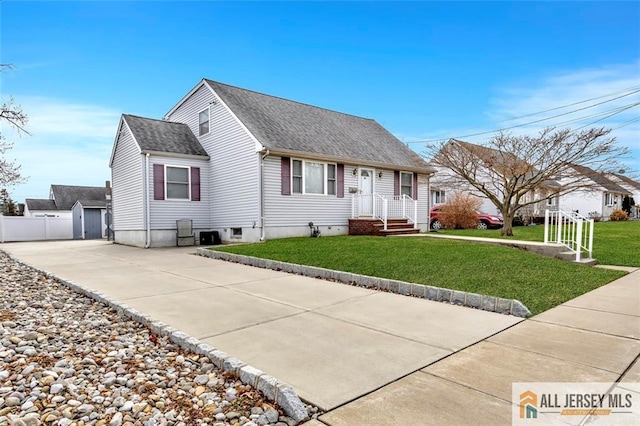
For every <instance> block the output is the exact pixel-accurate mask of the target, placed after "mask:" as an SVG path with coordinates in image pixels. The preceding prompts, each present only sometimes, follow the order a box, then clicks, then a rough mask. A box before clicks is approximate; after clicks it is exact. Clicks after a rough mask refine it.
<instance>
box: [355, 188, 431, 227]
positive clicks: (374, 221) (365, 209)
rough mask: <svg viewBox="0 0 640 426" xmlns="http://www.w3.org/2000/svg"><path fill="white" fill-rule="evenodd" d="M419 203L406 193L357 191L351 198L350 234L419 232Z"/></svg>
mask: <svg viewBox="0 0 640 426" xmlns="http://www.w3.org/2000/svg"><path fill="white" fill-rule="evenodd" d="M418 233H420V230H419V229H418V203H417V202H416V201H415V200H414V199H413V198H411V197H409V196H408V195H406V194H404V195H399V196H393V197H385V196H384V195H381V194H378V193H375V192H374V193H373V194H370V195H369V194H356V195H354V196H353V197H352V199H351V219H349V235H380V236H387V235H399V234H418Z"/></svg>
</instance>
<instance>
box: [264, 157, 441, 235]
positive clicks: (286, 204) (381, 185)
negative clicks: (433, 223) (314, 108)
mask: <svg viewBox="0 0 640 426" xmlns="http://www.w3.org/2000/svg"><path fill="white" fill-rule="evenodd" d="M292 163H293V161H292ZM363 167H364V166H363ZM357 168H358V166H357V165H353V164H345V165H344V198H338V197H310V196H305V195H303V194H296V193H292V194H291V195H282V193H281V189H282V188H281V161H280V157H267V158H266V159H265V181H266V182H265V216H266V225H267V227H271V226H273V227H286V226H307V225H308V223H309V222H313V223H314V225H319V226H328V225H334V226H338V225H345V226H346V225H347V224H348V222H349V218H351V199H352V197H353V193H350V192H349V188H353V189H354V190H357V188H358V177H357V175H356V176H354V175H353V169H357ZM336 170H337V169H336ZM379 172H382V178H380V177H379V176H378V173H379ZM393 176H394V173H393V170H387V169H376V170H375V172H374V179H375V191H376V193H378V194H380V195H384V196H385V197H388V198H392V197H393V192H394V191H393V186H394V177H393ZM418 179H419V181H418V182H419V185H418V188H419V193H418V222H419V223H426V222H427V200H428V198H427V197H428V194H427V183H426V179H427V178H426V176H423V175H418Z"/></svg>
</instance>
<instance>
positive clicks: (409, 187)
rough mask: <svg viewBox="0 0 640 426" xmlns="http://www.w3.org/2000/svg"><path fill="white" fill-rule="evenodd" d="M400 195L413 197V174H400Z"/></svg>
mask: <svg viewBox="0 0 640 426" xmlns="http://www.w3.org/2000/svg"><path fill="white" fill-rule="evenodd" d="M400 195H408V196H409V197H413V173H407V172H400Z"/></svg>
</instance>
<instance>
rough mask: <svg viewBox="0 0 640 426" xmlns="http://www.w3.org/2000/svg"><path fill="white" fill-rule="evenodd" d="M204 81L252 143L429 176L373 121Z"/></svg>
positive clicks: (423, 165) (413, 155)
mask: <svg viewBox="0 0 640 426" xmlns="http://www.w3.org/2000/svg"><path fill="white" fill-rule="evenodd" d="M205 82H206V83H207V84H208V85H209V86H210V87H211V88H212V89H213V90H214V92H215V93H216V94H217V95H218V96H219V97H220V98H221V99H222V100H223V101H224V103H225V104H227V106H228V107H229V108H230V109H231V110H232V111H233V113H234V114H235V115H236V116H237V117H238V119H239V120H240V121H241V122H242V123H243V124H244V125H245V126H246V127H247V129H249V131H250V132H251V133H252V134H253V135H254V136H255V137H256V139H258V141H259V142H260V143H261V144H262V145H263V146H264V147H265V148H267V149H269V150H272V151H274V152H278V151H280V152H285V153H286V152H297V153H310V154H315V155H320V156H323V155H324V156H330V157H334V158H342V159H345V160H354V161H360V162H365V163H373V164H387V165H390V166H399V167H406V168H411V169H417V170H424V171H431V168H430V167H429V165H428V164H427V163H426V162H425V161H424V160H423V159H422V158H420V156H419V155H418V154H416V153H415V152H414V151H412V150H411V149H410V148H408V147H407V146H406V145H405V144H403V143H402V142H401V141H400V140H398V139H397V138H396V137H395V136H393V135H392V134H391V133H389V132H388V131H387V130H386V129H385V128H384V127H382V126H381V125H380V124H378V123H377V122H376V121H375V120H372V119H369V118H362V117H357V116H355V115H349V114H344V113H340V112H336V111H332V110H328V109H324V108H319V107H316V106H312V105H308V104H304V103H300V102H295V101H290V100H287V99H283V98H278V97H275V96H270V95H265V94H263V93H258V92H254V91H251V90H246V89H241V88H239V87H235V86H230V85H227V84H223V83H219V82H216V81H212V80H206V79H205Z"/></svg>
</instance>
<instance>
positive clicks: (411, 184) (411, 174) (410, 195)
mask: <svg viewBox="0 0 640 426" xmlns="http://www.w3.org/2000/svg"><path fill="white" fill-rule="evenodd" d="M403 174H404V175H409V176H411V180H410V183H409V189H410V190H411V192H410V194H409V197H411V198H412V199H413V198H414V197H413V172H403V171H402V170H400V188H399V192H398V195H399V196H400V197H402V195H403V194H402V187H406V186H407V185H403V184H402V175H403Z"/></svg>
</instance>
